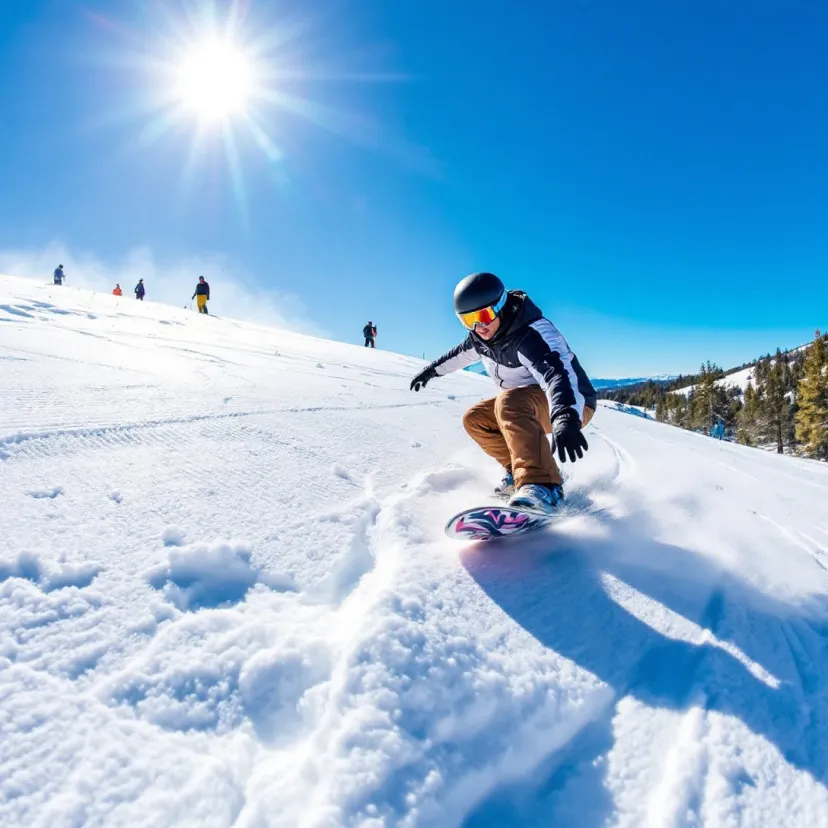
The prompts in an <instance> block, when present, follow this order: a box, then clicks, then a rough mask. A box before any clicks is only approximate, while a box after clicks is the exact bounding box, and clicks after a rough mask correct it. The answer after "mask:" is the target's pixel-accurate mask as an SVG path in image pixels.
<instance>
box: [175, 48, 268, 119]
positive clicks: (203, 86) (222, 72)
mask: <svg viewBox="0 0 828 828" xmlns="http://www.w3.org/2000/svg"><path fill="white" fill-rule="evenodd" d="M176 74H177V88H176V93H177V97H178V99H179V101H180V103H181V105H182V106H183V107H184V108H185V109H186V110H188V111H190V112H191V113H193V114H194V115H195V116H196V117H198V118H200V119H203V120H207V121H220V120H225V119H227V118H231V117H232V116H234V115H238V114H240V113H242V112H244V110H245V108H246V107H247V104H248V102H249V100H250V97H251V95H252V94H253V91H254V70H253V65H252V61H251V60H250V58H249V57H248V56H247V55H246V54H245V52H244V50H243V49H242V48H241V47H239V46H238V45H237V44H234V43H233V42H231V41H229V40H224V39H219V38H212V39H209V40H205V41H203V42H202V43H199V44H197V45H196V46H194V47H193V48H191V49H190V50H189V51H188V52H187V53H186V54H185V55H184V58H183V59H182V61H181V63H180V64H179V66H178V71H177V73H176Z"/></svg>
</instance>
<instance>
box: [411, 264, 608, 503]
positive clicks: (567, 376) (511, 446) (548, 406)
mask: <svg viewBox="0 0 828 828" xmlns="http://www.w3.org/2000/svg"><path fill="white" fill-rule="evenodd" d="M454 310H455V313H456V314H457V316H458V317H459V319H460V321H461V322H462V323H463V325H464V326H465V327H466V328H467V329H468V331H469V335H468V337H467V338H466V340H465V341H464V342H462V343H461V344H460V345H458V346H457V347H456V348H454V349H452V350H451V351H449V352H448V353H447V354H444V355H443V356H441V357H440V358H439V359H436V360H434V362H432V363H431V364H430V365H429V366H428V367H427V368H424V369H423V370H422V371H421V372H420V373H419V374H417V376H416V377H414V379H413V380H412V381H411V389H412V390H413V391H419V390H420V388H422V387H424V386H425V385H426V383H428V382H429V381H430V380H432V379H434V378H435V377H439V376H444V375H445V374H449V373H451V372H452V371H457V370H459V369H461V368H465V367H466V366H467V365H471V364H473V363H474V362H477V361H478V360H481V359H482V361H483V366H484V367H485V369H486V372H487V373H488V374H489V376H490V377H492V379H493V380H494V381H495V382H496V383H497V385H498V386H499V388H501V389H502V390H501V391H500V393H499V394H498V396H497V397H495V398H493V399H489V400H484V401H483V402H480V403H477V404H476V405H473V406H472V407H471V408H470V409H468V411H466V413H465V414H464V415H463V426H464V427H465V429H466V431H467V432H468V434H469V436H470V437H471V438H472V439H473V440H474V441H475V442H476V443H477V444H478V445H479V446H480V447H481V448H482V449H483V451H485V452H486V454H488V455H489V456H490V457H493V458H494V459H495V460H497V461H498V462H499V463H500V464H501V465H502V466H503V467H504V469H505V471H506V474H505V476H504V478H503V480H502V482H501V483H500V485H499V486H498V487H497V488H496V489H495V493H496V494H497V495H499V496H501V497H509V506H511V507H514V508H519V509H530V510H533V511H540V512H546V513H551V512H552V511H553V510H554V509H555V508H556V507H558V506H559V505H560V504H561V502H562V501H563V498H564V493H563V479H562V477H561V473H560V470H559V469H558V465H557V464H556V462H555V457H554V454H553V450H555V451H557V453H558V457H559V459H560V460H561V462H566V460H567V457H568V458H569V460H570V462H573V463H574V462H575V461H576V460H578V459H580V458H582V457H583V456H584V454H583V453H584V451H585V450H587V449H588V448H589V446H588V445H587V441H586V439H585V437H584V435H583V433H582V429H583V428H584V427H585V426H586V425H587V423H589V421H590V420H591V419H592V417H593V415H594V414H595V408H596V405H597V399H596V393H595V389H594V388H593V387H592V383H591V382H590V381H589V378H588V377H587V375H586V373H585V372H584V370H583V368H581V365H580V363H579V362H578V359H577V357H576V356H575V354H574V353H572V351H571V349H570V347H569V345H568V344H567V342H566V340H565V339H564V338H563V336H562V335H561V333H560V331H558V329H557V328H556V327H555V326H554V325H553V324H552V323H551V322H550V321H549V320H548V319H546V318H545V317H544V316H543V314H542V313H541V311H540V309H539V308H538V307H537V305H535V303H534V302H533V301H532V300H531V299H530V298H529V297H528V296H527V295H526V294H525V293H523V292H522V291H518V290H510V291H507V290H506V289H505V287H504V286H503V282H501V281H500V279H499V278H498V277H497V276H495V275H494V274H493V273H473V274H472V275H471V276H467V277H466V278H465V279H463V280H462V281H461V282H460V283H459V284H458V285H457V287H456V288H455V291H454ZM550 432H551V434H552V445H551V446H550V442H549V439H548V438H547V435H548V434H550Z"/></svg>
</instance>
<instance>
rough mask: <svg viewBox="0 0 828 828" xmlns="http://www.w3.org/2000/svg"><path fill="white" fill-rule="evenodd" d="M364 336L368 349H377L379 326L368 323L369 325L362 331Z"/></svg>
mask: <svg viewBox="0 0 828 828" xmlns="http://www.w3.org/2000/svg"><path fill="white" fill-rule="evenodd" d="M362 335H363V336H364V337H365V347H366V348H369V347H370V348H375V347H376V344H375V342H374V340H375V339H376V338H377V326H376V325H375V324H374V323H373V322H368V324H367V325H366V326H365V327H364V328H363V329H362Z"/></svg>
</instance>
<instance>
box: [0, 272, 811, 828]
mask: <svg viewBox="0 0 828 828" xmlns="http://www.w3.org/2000/svg"><path fill="white" fill-rule="evenodd" d="M218 301H219V297H216V302H218ZM218 310H219V305H216V311H218ZM358 322H359V320H356V323H358ZM356 323H355V340H358V337H357V334H358V333H359V328H360V325H359V324H356ZM459 333H460V332H459V331H458V334H459ZM567 335H568V336H569V337H570V339H571V341H572V342H573V345H575V346H576V347H577V342H578V332H577V331H567ZM421 365H422V363H421V362H420V361H418V360H415V359H411V358H407V357H402V356H397V355H394V354H389V353H384V352H382V351H379V350H371V349H365V348H362V347H357V346H350V345H344V344H337V343H332V342H327V341H323V340H319V339H314V338H310V337H306V336H301V335H298V334H292V333H287V332H283V331H278V330H272V329H268V328H264V327H258V326H255V325H248V324H245V323H243V322H237V321H233V320H229V319H228V320H225V319H217V318H213V317H204V316H199V315H197V314H195V313H193V312H188V311H185V310H183V309H174V308H171V307H167V306H163V305H158V304H154V303H152V302H145V303H143V304H141V303H137V302H135V301H134V300H132V299H130V298H123V299H117V298H115V297H112V296H107V295H101V294H91V293H89V292H81V291H78V290H75V289H73V288H69V287H63V288H54V287H51V286H46V285H41V284H35V283H33V282H30V281H24V280H17V279H12V278H0V387H1V388H2V400H3V405H2V407H0V498H2V504H3V506H2V514H3V531H2V532H1V533H0V624H1V625H2V626H0V630H2V631H1V632H0V824H2V825H4V826H5V825H8V826H24V825H25V826H31V827H32V828H37V827H42V828H46V827H47V826H48V828H63V827H64V826H67V828H68V826H107V828H111V827H112V826H158V828H160V827H161V826H210V827H211V828H220V827H221V826H237V828H264V827H265V826H309V827H314V828H315V827H316V826H319V827H320V828H322V826H324V827H325V828H327V827H328V826H371V828H379V826H401V827H402V828H405V827H406V826H410V828H414V826H429V827H431V826H460V825H463V826H469V827H470V828H485V827H488V826H506V825H527V826H549V825H555V826H557V828H564V827H565V826H571V827H572V828H574V827H575V826H578V828H597V826H604V825H612V826H650V827H651V828H662V827H663V828H673V826H676V827H677V826H692V825H704V826H774V828H778V827H779V826H791V827H793V826H796V827H797V828H800V827H801V828H805V827H806V826H807V828H817V827H818V826H828V790H826V782H828V740H826V738H825V734H826V732H828V652H827V651H826V641H828V602H826V595H827V594H828V572H826V568H828V509H827V508H826V503H828V465H826V464H818V463H815V462H809V461H804V460H796V459H792V458H789V457H779V456H769V455H766V454H764V453H762V452H757V451H754V450H751V449H747V448H743V447H740V446H735V445H731V444H727V443H722V442H719V441H714V440H710V439H709V438H706V437H704V436H702V435H697V434H693V433H689V432H685V431H681V430H679V429H675V428H671V427H670V426H667V425H663V424H659V423H657V422H653V421H651V420H648V419H645V418H643V417H632V416H629V415H628V414H625V413H621V412H618V411H614V410H612V409H611V408H608V407H602V408H601V409H600V410H599V411H598V413H597V415H596V417H595V419H594V421H593V423H594V424H593V425H590V426H589V428H588V429H587V434H586V436H587V439H588V440H589V444H590V449H589V452H588V453H587V455H586V457H585V459H584V460H583V462H578V463H577V464H575V465H574V466H571V465H569V464H567V466H566V467H565V474H566V489H567V496H568V502H569V507H568V511H567V513H566V516H565V517H564V518H563V519H562V520H561V522H560V523H559V524H558V525H557V526H556V527H555V528H554V529H553V530H551V531H549V532H547V533H541V534H538V535H536V536H529V537H527V538H524V539H521V540H517V539H516V540H511V541H504V542H502V543H499V544H495V545H488V546H486V545H479V544H478V545H475V544H466V545H464V544H459V543H456V542H453V541H450V540H448V539H446V538H445V536H444V535H443V525H444V523H445V521H446V519H447V518H448V517H450V516H451V515H452V514H453V513H455V512H457V511H459V510H460V509H462V508H465V507H468V506H472V505H476V504H479V503H484V502H486V501H487V500H488V499H489V497H490V495H489V491H490V487H491V485H492V483H493V482H494V481H495V480H497V479H498V477H499V475H498V472H499V470H498V469H497V468H496V467H495V466H494V464H493V463H492V462H491V461H489V460H487V459H486V458H485V457H484V456H483V455H482V454H481V453H480V452H479V450H478V449H477V448H476V447H475V446H474V445H473V444H472V443H471V442H470V441H469V440H468V438H467V437H466V436H465V434H464V433H463V430H462V426H461V422H460V417H461V414H462V412H463V410H464V409H465V407H466V406H468V405H469V404H470V403H473V402H475V401H476V400H478V399H480V398H481V397H483V396H485V395H489V394H491V393H492V386H491V383H490V381H489V380H487V379H485V378H483V377H480V376H475V375H474V374H471V373H469V372H460V373H459V374H457V375H454V376H452V377H447V378H443V379H439V380H435V381H434V382H432V383H430V384H429V385H428V387H427V388H426V389H424V390H423V391H421V392H420V393H419V394H413V393H411V392H410V391H409V389H408V383H409V381H410V378H411V376H412V375H413V374H414V373H415V372H416V371H417V369H418V368H419V367H420V366H421Z"/></svg>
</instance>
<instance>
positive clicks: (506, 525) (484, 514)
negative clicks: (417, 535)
mask: <svg viewBox="0 0 828 828" xmlns="http://www.w3.org/2000/svg"><path fill="white" fill-rule="evenodd" d="M559 517H560V516H559V515H545V514H542V513H540V512H530V511H527V510H526V509H512V508H509V507H508V506H476V507H475V508H473V509H466V510H465V511H463V512H460V514H459V515H455V516H454V517H453V518H451V520H449V522H448V523H446V534H447V535H448V536H449V537H450V538H453V539H454V540H479V541H491V540H497V539H498V538H510V537H513V536H514V535H522V534H524V533H526V532H535V531H537V530H538V529H543V528H544V527H546V526H549V525H551V524H552V523H554V522H555V520H556V519H557V518H559Z"/></svg>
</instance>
